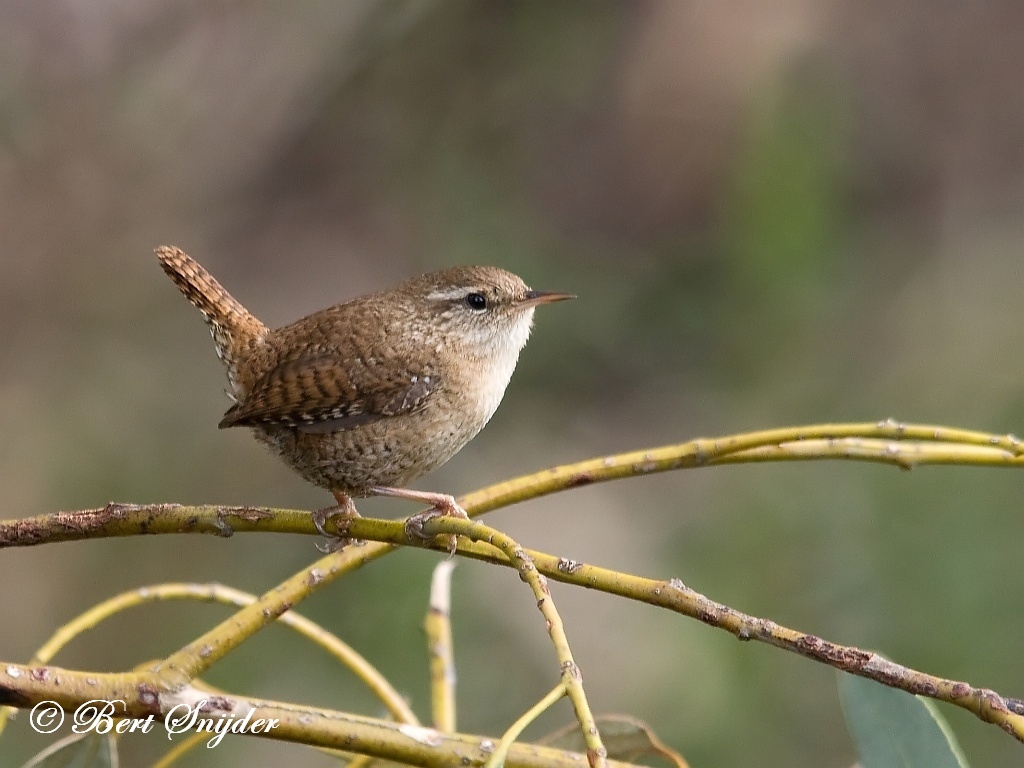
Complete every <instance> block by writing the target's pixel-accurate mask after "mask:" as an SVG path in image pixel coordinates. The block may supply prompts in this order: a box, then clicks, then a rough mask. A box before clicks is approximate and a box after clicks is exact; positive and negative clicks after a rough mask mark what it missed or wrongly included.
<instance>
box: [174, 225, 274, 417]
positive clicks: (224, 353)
mask: <svg viewBox="0 0 1024 768" xmlns="http://www.w3.org/2000/svg"><path fill="white" fill-rule="evenodd" d="M156 256H157V258H158V259H159V260H160V266H162V267H163V270H164V272H166V273H167V275H168V276H169V277H170V278H171V280H173V281H174V283H175V285H177V286H178V289H179V290H180V291H181V292H182V293H183V294H184V295H185V298H186V299H188V300H189V301H190V302H192V304H193V305H194V306H195V307H196V309H198V310H199V311H200V312H202V313H203V317H205V318H206V322H207V324H208V325H209V326H210V331H211V332H212V334H213V341H214V344H216V346H217V357H219V358H220V360H221V362H222V363H224V367H225V368H226V369H227V372H228V382H229V384H230V391H229V392H228V395H229V396H231V397H232V398H235V399H237V398H238V397H240V396H242V395H243V394H244V393H245V392H246V391H247V390H248V388H249V387H250V386H251V384H252V383H251V382H244V381H241V380H240V371H239V361H240V360H242V359H244V358H245V357H246V356H247V355H248V354H250V353H251V352H252V350H253V349H254V348H255V347H257V346H259V345H261V344H262V343H263V340H264V338H265V337H266V335H267V333H268V332H269V331H268V329H267V326H265V325H264V324H263V323H261V322H260V321H259V320H258V319H257V318H256V317H255V316H254V315H253V314H252V313H251V312H249V310H247V309H246V308H245V307H243V306H242V305H241V304H239V303H238V301H236V300H235V298H234V297H233V296H232V295H231V294H230V293H228V292H227V291H226V290H225V289H224V287H223V286H222V285H221V284H220V283H218V282H217V280H216V279H215V278H214V276H213V275H211V274H210V273H209V272H207V271H206V269H204V268H203V267H202V265H200V264H199V262H197V261H196V260H195V259H193V258H192V257H191V256H189V255H188V254H187V253H185V252H184V251H182V250H181V249H180V248H175V247H174V246H171V245H161V246H160V247H159V248H157V249H156Z"/></svg>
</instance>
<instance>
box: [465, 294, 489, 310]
mask: <svg viewBox="0 0 1024 768" xmlns="http://www.w3.org/2000/svg"><path fill="white" fill-rule="evenodd" d="M466 304H468V305H469V308H470V309H475V310H481V309H487V297H486V296H484V295H483V294H482V293H470V294H468V295H467V296H466Z"/></svg>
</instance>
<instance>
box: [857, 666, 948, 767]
mask: <svg viewBox="0 0 1024 768" xmlns="http://www.w3.org/2000/svg"><path fill="white" fill-rule="evenodd" d="M839 700H840V701H841V702H842V706H843V713H844V714H845V715H846V728H847V730H849V732H850V736H851V737H852V738H853V743H854V745H855V746H856V747H857V754H858V755H859V757H860V763H861V765H862V766H863V768H968V766H967V761H966V760H965V759H964V756H963V754H962V753H961V752H960V747H959V745H958V744H957V743H956V739H955V738H954V737H953V733H952V732H951V731H950V730H949V726H948V725H947V724H946V721H945V720H944V719H943V718H942V716H941V715H940V714H939V712H938V710H937V709H936V707H935V704H934V703H933V702H931V701H930V700H928V699H924V698H922V697H920V696H913V695H911V694H909V693H906V692H905V691H901V690H898V689H896V688H889V687H887V686H884V685H881V684H880V683H876V682H875V681H874V680H867V679H865V678H863V677H857V676H855V675H849V674H846V673H845V672H840V673H839Z"/></svg>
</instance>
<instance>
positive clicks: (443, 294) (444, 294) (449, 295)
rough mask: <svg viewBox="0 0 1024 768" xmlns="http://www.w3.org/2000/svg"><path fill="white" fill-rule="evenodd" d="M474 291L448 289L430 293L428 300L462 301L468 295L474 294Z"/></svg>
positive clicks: (468, 289) (469, 289) (470, 289)
mask: <svg viewBox="0 0 1024 768" xmlns="http://www.w3.org/2000/svg"><path fill="white" fill-rule="evenodd" d="M474 290H475V289H472V288H446V289H444V290H440V291H433V292H431V293H428V294H427V298H428V299H430V300H431V301H442V300H443V301H452V300H454V299H461V298H463V297H465V295H466V294H467V293H473V291H474Z"/></svg>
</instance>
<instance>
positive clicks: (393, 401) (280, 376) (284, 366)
mask: <svg viewBox="0 0 1024 768" xmlns="http://www.w3.org/2000/svg"><path fill="white" fill-rule="evenodd" d="M439 383H440V382H439V380H438V378H437V377H436V376H434V375H432V371H431V369H430V368H426V367H419V368H417V367H416V366H414V365H403V366H399V370H395V368H394V367H393V366H390V365H389V366H382V365H372V364H367V363H366V362H365V361H364V360H362V359H358V360H345V359H342V358H341V357H339V356H336V355H320V356H312V357H303V358H298V359H294V360H286V361H283V362H281V363H280V364H278V365H277V366H275V367H274V368H271V369H270V370H269V371H267V372H266V373H265V374H263V376H261V377H260V378H259V379H257V381H256V383H255V384H254V385H253V387H252V389H251V390H250V392H249V393H248V395H247V396H246V397H245V398H244V399H243V400H241V401H240V402H238V403H236V404H235V405H233V406H232V407H231V408H230V409H229V410H228V412H227V413H225V414H224V418H223V419H221V422H220V424H219V426H220V427H221V428H222V429H223V428H225V427H240V426H256V425H259V424H280V425H284V426H291V427H296V428H298V429H299V430H301V431H303V432H338V431H341V430H345V429H351V428H353V427H356V426H359V425H360V424H367V423H370V422H373V421H378V420H380V419H384V418H387V417H389V416H397V415H399V414H403V413H409V412H411V411H415V410H417V409H419V408H422V407H423V405H424V404H425V403H426V402H427V400H428V398H429V397H430V395H431V393H432V392H434V391H435V390H436V388H437V386H438V384H439Z"/></svg>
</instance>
